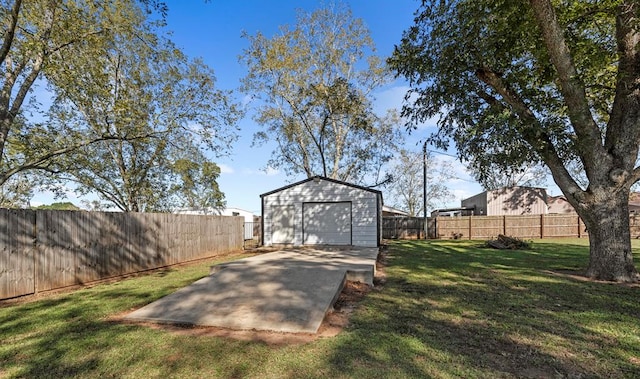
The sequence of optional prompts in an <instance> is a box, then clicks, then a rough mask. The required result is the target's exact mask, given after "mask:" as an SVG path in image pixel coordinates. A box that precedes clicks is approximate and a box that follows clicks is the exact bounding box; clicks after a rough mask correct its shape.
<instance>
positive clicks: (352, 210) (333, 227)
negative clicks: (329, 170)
mask: <svg viewBox="0 0 640 379" xmlns="http://www.w3.org/2000/svg"><path fill="white" fill-rule="evenodd" d="M260 197H261V199H262V220H263V228H262V233H263V235H262V241H264V245H265V246H271V245H294V246H299V245H350V246H364V247H376V246H379V245H380V242H381V238H382V229H381V228H382V193H381V192H380V191H377V190H373V189H370V188H366V187H361V186H357V185H354V184H350V183H345V182H341V181H338V180H334V179H329V178H325V177H321V176H315V177H313V178H308V179H305V180H303V181H300V182H297V183H293V184H290V185H288V186H285V187H282V188H278V189H276V190H273V191H271V192H267V193H265V194H262V195H260Z"/></svg>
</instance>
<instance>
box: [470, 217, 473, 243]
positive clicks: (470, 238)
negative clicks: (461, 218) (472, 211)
mask: <svg viewBox="0 0 640 379" xmlns="http://www.w3.org/2000/svg"><path fill="white" fill-rule="evenodd" d="M471 217H473V216H469V239H471Z"/></svg>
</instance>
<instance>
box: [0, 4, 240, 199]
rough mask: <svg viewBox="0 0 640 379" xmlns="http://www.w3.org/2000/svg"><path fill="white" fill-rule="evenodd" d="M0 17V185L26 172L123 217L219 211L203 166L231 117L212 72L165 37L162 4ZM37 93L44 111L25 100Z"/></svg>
mask: <svg viewBox="0 0 640 379" xmlns="http://www.w3.org/2000/svg"><path fill="white" fill-rule="evenodd" d="M1 9H2V13H1V14H0V18H1V20H0V21H1V22H2V23H3V25H4V30H3V32H4V33H3V34H2V47H1V48H0V63H1V65H0V74H2V79H0V87H1V91H0V154H1V156H0V185H2V184H3V183H5V182H6V181H7V180H9V179H10V178H11V177H13V176H15V175H17V174H19V173H22V172H33V171H34V170H37V171H39V172H48V173H49V174H50V176H49V181H60V180H62V181H67V182H69V181H71V182H74V183H75V188H76V189H77V190H78V191H79V192H80V193H88V192H93V193H95V194H97V195H98V196H99V197H100V198H101V199H102V200H104V201H107V202H108V203H110V204H111V205H114V206H116V207H117V208H119V209H121V210H124V211H137V210H145V209H146V210H168V209H169V208H170V207H174V206H191V205H194V206H195V203H196V202H204V203H203V204H200V205H197V206H212V205H215V206H219V205H220V204H221V202H222V201H223V195H222V193H220V191H219V189H218V187H217V185H216V183H215V179H217V176H218V174H219V170H217V169H216V166H215V164H214V163H213V162H211V161H210V158H209V156H211V155H213V156H215V157H217V156H220V155H222V154H225V153H226V152H228V148H229V146H230V142H231V141H232V140H233V139H234V138H235V126H234V124H235V121H236V120H237V118H238V117H239V116H240V112H239V111H238V109H237V108H236V105H235V104H233V102H231V101H230V100H229V99H230V95H229V93H228V92H224V91H220V90H218V89H216V88H215V87H214V83H215V76H214V75H213V71H212V70H211V69H210V68H208V67H207V66H206V65H204V64H203V63H202V62H201V61H198V60H191V59H189V58H187V57H186V56H185V55H184V54H183V53H182V52H181V51H180V50H179V49H177V48H176V47H175V46H174V45H173V44H172V43H171V42H170V40H168V39H167V37H166V33H165V32H164V30H163V28H162V27H163V26H164V17H165V15H166V12H167V7H166V5H165V4H164V3H163V2H160V1H156V0H141V1H136V0H109V1H101V2H91V1H82V0H68V1H44V0H33V1H28V2H26V1H25V2H23V1H21V0H14V1H9V0H4V1H3V2H2V8H1ZM38 85H39V86H40V87H41V88H42V87H43V86H46V89H47V93H49V94H53V95H54V97H55V98H54V102H53V106H52V107H51V108H50V109H42V106H41V105H39V104H38V103H37V102H36V101H29V99H30V98H29V95H30V93H32V92H33V91H34V89H37V87H38ZM33 99H36V100H37V97H32V98H31V100H33ZM34 115H35V117H34ZM187 162H189V163H187ZM196 166H197V167H196ZM203 181H204V182H203ZM205 183H209V184H210V185H208V186H206V185H205ZM54 187H55V186H54ZM197 199H200V200H197ZM204 199H208V200H204Z"/></svg>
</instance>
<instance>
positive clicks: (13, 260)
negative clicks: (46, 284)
mask: <svg viewBox="0 0 640 379" xmlns="http://www.w3.org/2000/svg"><path fill="white" fill-rule="evenodd" d="M34 219H35V213H34V212H33V211H30V210H22V209H0V299H4V298H10V297H16V296H23V295H29V294H32V293H34V292H35V259H34V257H35V247H34V240H35V234H34V230H33V226H34Z"/></svg>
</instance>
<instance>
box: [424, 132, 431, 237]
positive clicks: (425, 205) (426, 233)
mask: <svg viewBox="0 0 640 379" xmlns="http://www.w3.org/2000/svg"><path fill="white" fill-rule="evenodd" d="M422 201H423V202H424V207H423V208H424V212H423V217H424V239H427V238H429V225H428V222H427V141H425V142H424V145H423V146H422Z"/></svg>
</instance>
